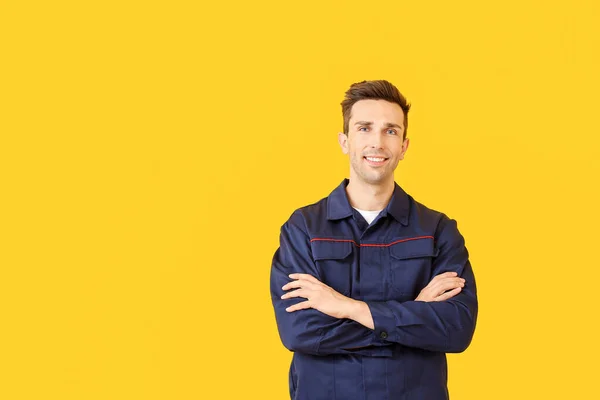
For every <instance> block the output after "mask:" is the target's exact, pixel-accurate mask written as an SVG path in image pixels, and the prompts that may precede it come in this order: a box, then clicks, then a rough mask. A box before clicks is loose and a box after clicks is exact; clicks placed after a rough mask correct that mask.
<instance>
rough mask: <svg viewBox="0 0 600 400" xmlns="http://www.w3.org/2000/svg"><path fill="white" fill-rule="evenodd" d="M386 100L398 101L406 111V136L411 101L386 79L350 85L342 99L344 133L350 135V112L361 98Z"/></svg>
mask: <svg viewBox="0 0 600 400" xmlns="http://www.w3.org/2000/svg"><path fill="white" fill-rule="evenodd" d="M366 99H373V100H386V101H389V102H390V103H396V104H398V105H399V106H400V108H402V111H403V112H404V137H403V139H404V138H406V131H407V130H408V110H410V103H408V102H407V101H406V98H405V97H404V96H403V95H402V93H400V91H399V90H398V88H396V86H394V85H392V84H391V83H390V82H388V81H385V80H377V81H362V82H357V83H353V84H352V85H350V89H348V91H347V92H346V97H345V98H344V101H342V103H341V104H342V115H343V116H344V133H345V134H346V135H348V130H349V126H348V125H349V124H350V114H351V113H352V106H353V105H354V103H356V102H357V101H359V100H366Z"/></svg>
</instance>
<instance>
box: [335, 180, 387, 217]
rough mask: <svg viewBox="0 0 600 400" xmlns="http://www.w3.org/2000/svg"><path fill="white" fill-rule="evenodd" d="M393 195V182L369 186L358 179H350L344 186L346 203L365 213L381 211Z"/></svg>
mask: <svg viewBox="0 0 600 400" xmlns="http://www.w3.org/2000/svg"><path fill="white" fill-rule="evenodd" d="M393 193H394V180H393V179H392V180H391V181H389V182H385V183H381V184H379V185H371V184H368V183H365V182H362V181H360V180H358V179H352V178H350V182H349V183H348V186H346V194H347V195H348V201H349V202H350V205H351V206H352V207H354V208H358V209H360V210H365V211H377V210H383V209H384V208H385V206H387V204H388V203H389V202H390V199H391V198H392V194H393Z"/></svg>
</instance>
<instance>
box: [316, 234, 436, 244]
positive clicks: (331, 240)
mask: <svg viewBox="0 0 600 400" xmlns="http://www.w3.org/2000/svg"><path fill="white" fill-rule="evenodd" d="M419 239H433V236H416V237H412V238H407V239H400V240H396V241H395V242H392V243H381V244H379V243H365V244H358V243H356V242H355V241H354V240H352V239H330V238H314V239H311V240H310V241H311V242H316V241H320V242H350V243H353V244H354V245H355V246H356V247H389V246H391V245H394V244H396V243H402V242H408V241H410V240H419Z"/></svg>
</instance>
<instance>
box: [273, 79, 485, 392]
mask: <svg viewBox="0 0 600 400" xmlns="http://www.w3.org/2000/svg"><path fill="white" fill-rule="evenodd" d="M409 109H410V105H409V104H408V103H407V101H406V99H405V98H404V96H403V95H402V94H401V93H400V92H399V91H398V89H397V88H396V87H395V86H393V85H392V84H391V83H389V82H387V81H363V82H360V83H356V84H353V85H352V86H351V87H350V89H349V90H348V91H347V92H346V97H345V99H344V101H343V102H342V113H343V117H344V132H343V133H339V134H338V141H339V144H340V146H341V148H342V151H343V152H344V154H347V155H348V156H349V158H350V177H349V179H344V181H343V182H342V183H341V184H340V185H339V186H338V187H337V188H336V189H335V190H334V191H333V192H332V193H331V194H330V195H329V196H328V197H326V198H324V199H322V200H320V201H319V202H317V203H315V204H312V205H309V206H306V207H303V208H300V209H298V210H296V211H295V212H294V213H293V214H292V215H291V217H290V218H289V220H288V221H287V222H286V223H285V224H284V225H283V226H282V228H281V236H280V247H279V249H278V250H277V251H276V252H275V255H274V257H273V264H272V268H271V298H272V301H273V307H274V309H275V317H276V320H277V326H278V329H279V334H280V337H281V340H282V342H283V344H284V345H285V347H286V348H288V349H289V350H291V351H293V352H294V356H293V359H292V363H291V367H290V371H289V385H290V395H291V398H292V399H296V400H320V399H323V400H334V399H341V400H354V399H357V400H358V399H361V400H370V399H373V400H383V399H390V400H393V399H406V400H408V399H415V400H417V399H418V400H423V399H426V400H438V399H448V398H449V395H448V389H447V363H446V354H445V353H458V352H462V351H464V350H465V349H466V348H467V347H468V345H469V344H470V342H471V339H472V337H473V332H474V330H475V323H476V318H477V293H476V287H475V278H474V276H473V271H472V269H471V265H470V263H469V258H468V252H467V249H466V248H465V242H464V239H463V237H462V235H461V234H460V232H459V231H458V229H457V224H456V221H455V220H453V219H450V218H449V217H447V216H446V215H445V214H443V213H441V212H438V211H434V210H432V209H429V208H427V207H426V206H424V205H423V204H421V203H419V202H417V201H415V200H414V199H413V198H412V197H411V196H410V195H408V194H407V193H406V192H405V191H404V190H403V189H402V188H401V187H400V186H398V185H397V184H396V183H395V180H394V170H395V169H396V166H397V165H398V162H399V161H400V160H402V159H404V155H405V153H406V150H407V149H408V144H409V139H408V137H407V136H406V130H407V127H408V119H407V117H408V111H409Z"/></svg>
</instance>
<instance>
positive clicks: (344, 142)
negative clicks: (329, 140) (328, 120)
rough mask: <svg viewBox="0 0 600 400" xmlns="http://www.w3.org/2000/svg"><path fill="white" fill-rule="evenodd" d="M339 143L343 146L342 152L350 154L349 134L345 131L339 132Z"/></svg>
mask: <svg viewBox="0 0 600 400" xmlns="http://www.w3.org/2000/svg"><path fill="white" fill-rule="evenodd" d="M338 143H339V144H340V147H341V148H342V153H344V154H348V136H346V134H344V132H338Z"/></svg>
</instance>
